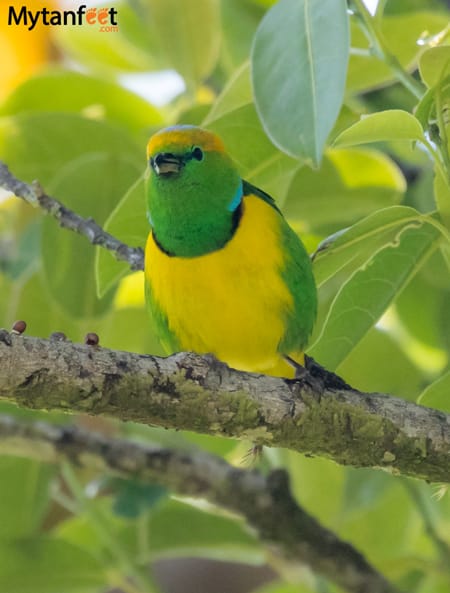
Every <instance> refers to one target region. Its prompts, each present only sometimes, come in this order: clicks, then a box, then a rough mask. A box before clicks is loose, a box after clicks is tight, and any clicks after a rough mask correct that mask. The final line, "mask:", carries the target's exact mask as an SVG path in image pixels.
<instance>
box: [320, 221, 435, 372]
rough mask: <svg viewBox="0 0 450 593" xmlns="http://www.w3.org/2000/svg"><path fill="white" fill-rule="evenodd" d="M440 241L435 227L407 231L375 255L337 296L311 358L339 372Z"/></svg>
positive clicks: (426, 226)
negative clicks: (349, 355)
mask: <svg viewBox="0 0 450 593" xmlns="http://www.w3.org/2000/svg"><path fill="white" fill-rule="evenodd" d="M439 237H440V234H439V231H438V230H436V228H435V227H433V226H431V225H427V224H423V225H421V226H420V227H419V228H406V229H404V230H403V231H402V232H401V233H400V234H399V236H398V237H397V240H396V241H395V242H394V243H391V244H387V245H386V246H385V247H383V248H382V249H380V250H379V251H378V252H376V253H374V255H373V257H372V258H371V259H370V260H369V261H368V262H367V263H366V264H364V266H362V267H361V268H359V269H358V270H357V271H356V272H355V273H354V274H353V276H351V277H350V279H349V280H348V281H347V282H346V283H345V284H344V285H343V286H342V288H341V290H340V291H339V292H338V293H337V295H336V297H335V299H334V301H333V303H332V305H331V308H330V310H329V312H328V315H327V318H326V320H325V323H324V325H323V327H322V330H321V334H320V336H319V338H318V340H317V341H316V342H315V344H314V345H313V347H312V348H311V350H310V353H311V355H312V356H313V357H314V358H315V359H316V360H318V361H319V362H320V363H321V364H322V365H324V366H325V367H326V368H328V369H336V368H337V367H338V366H339V365H340V364H341V363H342V362H343V361H344V360H345V358H346V357H347V356H348V354H349V353H350V352H351V351H352V350H353V348H354V347H355V346H356V344H357V343H358V342H359V340H361V338H362V337H363V336H364V335H365V334H366V333H367V331H368V330H369V329H370V328H371V327H372V326H373V325H374V324H375V323H376V322H377V321H378V319H379V317H380V316H381V314H382V313H383V311H384V310H385V309H386V307H387V306H388V305H389V303H390V302H392V300H393V299H394V298H395V296H396V295H397V294H398V293H399V292H400V290H401V289H402V288H403V287H404V286H405V285H406V284H407V282H408V280H409V279H410V278H411V277H412V276H413V275H414V273H415V272H416V271H417V270H418V269H420V267H421V266H422V265H423V263H424V262H425V261H426V259H427V258H428V257H429V255H430V254H431V252H432V251H433V250H434V249H436V247H437V242H438V238H439Z"/></svg>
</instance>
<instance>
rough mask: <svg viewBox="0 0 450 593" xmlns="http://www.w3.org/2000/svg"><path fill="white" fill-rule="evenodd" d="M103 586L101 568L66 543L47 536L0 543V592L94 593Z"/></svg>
mask: <svg viewBox="0 0 450 593" xmlns="http://www.w3.org/2000/svg"><path fill="white" fill-rule="evenodd" d="M106 584H107V580H106V576H105V575H104V574H102V567H101V565H100V564H99V563H98V562H97V561H96V560H95V559H94V558H93V557H92V556H91V555H89V554H88V553H87V552H85V551H83V550H82V549H80V548H77V547H76V546H74V545H72V544H70V543H68V542H64V541H62V540H60V539H52V538H47V537H45V538H44V537H42V538H36V539H29V540H19V541H8V542H0V591H5V592H6V591H7V592H8V593H61V592H64V593H91V592H92V593H95V592H97V591H98V588H99V587H101V586H105V585H106Z"/></svg>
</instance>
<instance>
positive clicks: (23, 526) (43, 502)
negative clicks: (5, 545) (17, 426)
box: [0, 457, 54, 591]
mask: <svg viewBox="0 0 450 593" xmlns="http://www.w3.org/2000/svg"><path fill="white" fill-rule="evenodd" d="M53 474H54V470H53V468H52V467H50V466H48V465H44V464H42V463H39V462H38V461H34V460H30V459H18V458H16V457H0V546H1V545H2V543H1V542H2V541H4V540H7V539H12V538H23V537H27V536H30V535H33V534H35V533H36V531H37V529H38V528H39V527H40V524H41V521H42V518H43V516H44V513H45V511H46V509H47V507H48V503H49V497H50V486H51V482H52V478H53ZM1 561H2V559H1V558H0V563H1ZM0 573H1V568H0ZM0 582H1V576H0ZM0 590H1V591H9V589H8V588H7V587H6V588H2V587H0Z"/></svg>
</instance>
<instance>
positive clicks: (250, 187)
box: [242, 179, 281, 214]
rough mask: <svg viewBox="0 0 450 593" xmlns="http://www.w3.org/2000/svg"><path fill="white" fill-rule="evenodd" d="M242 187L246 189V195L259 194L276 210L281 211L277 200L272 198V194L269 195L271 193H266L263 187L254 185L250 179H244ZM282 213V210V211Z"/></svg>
mask: <svg viewBox="0 0 450 593" xmlns="http://www.w3.org/2000/svg"><path fill="white" fill-rule="evenodd" d="M242 189H243V191H244V196H250V195H254V196H258V198H261V200H264V202H267V204H270V205H271V206H272V208H275V210H277V212H280V209H279V208H278V206H277V204H276V202H275V200H274V199H273V198H272V196H269V194H266V192H265V191H263V190H262V189H259V187H255V186H254V185H252V184H251V183H249V182H248V181H245V179H243V180H242ZM280 214H281V212H280Z"/></svg>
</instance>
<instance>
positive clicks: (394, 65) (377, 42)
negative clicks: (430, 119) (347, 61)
mask: <svg viewBox="0 0 450 593" xmlns="http://www.w3.org/2000/svg"><path fill="white" fill-rule="evenodd" d="M351 4H352V5H353V7H354V10H355V16H356V17H357V18H358V21H359V24H360V26H361V28H362V29H363V31H364V33H365V35H366V37H367V39H368V40H369V42H370V44H371V49H372V52H373V54H374V55H375V56H377V57H378V58H379V59H380V60H382V61H383V62H384V63H385V64H387V66H389V68H390V69H391V70H392V71H393V72H394V74H395V76H396V77H397V79H398V80H399V81H400V82H401V83H402V84H403V86H404V87H405V88H407V89H408V90H409V91H410V92H411V93H412V94H413V95H414V97H416V98H417V99H419V100H420V99H421V98H422V97H423V95H424V93H425V87H424V86H423V85H422V83H421V82H419V81H418V80H416V79H415V78H414V76H412V75H411V74H410V73H409V72H407V71H406V70H405V69H404V68H403V66H402V65H401V64H400V62H399V60H398V59H397V57H396V56H395V55H394V54H392V53H391V52H390V50H389V49H388V47H387V45H386V41H385V39H384V37H383V34H382V32H381V30H380V28H379V26H378V22H377V20H376V19H374V18H373V17H372V15H371V14H370V12H369V11H368V10H367V7H366V5H365V4H364V2H363V0H351Z"/></svg>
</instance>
